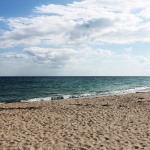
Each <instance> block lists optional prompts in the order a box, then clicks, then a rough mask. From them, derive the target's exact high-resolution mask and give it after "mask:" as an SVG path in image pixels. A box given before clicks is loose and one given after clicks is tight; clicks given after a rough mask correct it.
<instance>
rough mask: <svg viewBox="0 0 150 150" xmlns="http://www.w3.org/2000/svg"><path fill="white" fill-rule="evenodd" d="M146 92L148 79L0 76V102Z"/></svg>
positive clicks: (149, 82) (148, 86) (149, 83)
mask: <svg viewBox="0 0 150 150" xmlns="http://www.w3.org/2000/svg"><path fill="white" fill-rule="evenodd" d="M139 91H142V92H144V91H150V77H0V102H16V101H46V100H51V99H52V100H55V99H66V98H76V97H86V96H101V95H111V94H112V95H114V94H123V93H135V92H139Z"/></svg>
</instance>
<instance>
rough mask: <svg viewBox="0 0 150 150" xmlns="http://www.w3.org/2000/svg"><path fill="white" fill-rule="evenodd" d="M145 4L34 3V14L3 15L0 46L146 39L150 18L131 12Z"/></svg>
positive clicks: (98, 0) (88, 0)
mask: <svg viewBox="0 0 150 150" xmlns="http://www.w3.org/2000/svg"><path fill="white" fill-rule="evenodd" d="M149 7H150V1H148V0H143V1H141V0H136V1H135V0H130V1H129V0H127V1H124V2H120V0H115V1H113V2H112V1H111V0H105V1H104V0H84V1H81V2H74V3H72V4H68V5H66V6H63V5H55V4H50V5H42V6H40V7H35V12H36V14H35V15H34V16H31V17H29V18H28V17H27V18H23V17H20V18H9V19H6V22H7V25H8V26H9V29H8V30H5V32H3V34H2V36H0V41H1V42H0V47H1V48H7V47H14V46H17V45H32V46H37V45H41V44H46V45H50V46H51V45H60V46H62V45H63V46H66V45H76V44H78V45H82V44H84V45H88V44H90V43H115V44H118V43H133V42H138V41H149V38H150V29H149V23H150V22H148V21H147V23H146V24H144V23H143V22H144V20H143V18H141V17H140V12H138V13H134V10H135V9H140V10H143V11H144V9H145V11H146V10H147V11H148V10H149ZM143 13H144V12H143ZM143 13H142V12H141V14H143ZM145 16H146V15H145ZM142 33H146V34H142Z"/></svg>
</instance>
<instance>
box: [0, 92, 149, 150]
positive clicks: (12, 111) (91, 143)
mask: <svg viewBox="0 0 150 150" xmlns="http://www.w3.org/2000/svg"><path fill="white" fill-rule="evenodd" d="M5 149H6V150H9V149H10V150H11V149H14V150H19V149H20V150H28V149H29V150H38V149H39V150H88V149H89V150H96V149H97V150H134V149H140V150H141V149H144V150H150V93H136V94H127V95H121V96H108V97H97V98H89V99H88V98H87V99H81V100H79V99H77V100H61V101H53V102H33V103H12V104H1V105H0V150H5Z"/></svg>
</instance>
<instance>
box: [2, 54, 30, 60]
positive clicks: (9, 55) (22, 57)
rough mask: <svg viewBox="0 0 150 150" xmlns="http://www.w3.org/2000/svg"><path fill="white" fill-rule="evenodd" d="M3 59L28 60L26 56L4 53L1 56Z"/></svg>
mask: <svg viewBox="0 0 150 150" xmlns="http://www.w3.org/2000/svg"><path fill="white" fill-rule="evenodd" d="M0 57H1V58H13V59H27V58H28V56H27V55H25V54H18V53H12V52H9V53H2V54H0Z"/></svg>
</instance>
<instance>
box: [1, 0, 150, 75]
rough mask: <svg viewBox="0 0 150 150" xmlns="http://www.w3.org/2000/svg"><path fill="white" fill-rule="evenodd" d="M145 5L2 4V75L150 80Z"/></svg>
mask: <svg viewBox="0 0 150 150" xmlns="http://www.w3.org/2000/svg"><path fill="white" fill-rule="evenodd" d="M149 14H150V1H149V0H113V1H112V0H75V1H74V0H61V1H60V0H21V1H20V0H0V76H150V15H149Z"/></svg>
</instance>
